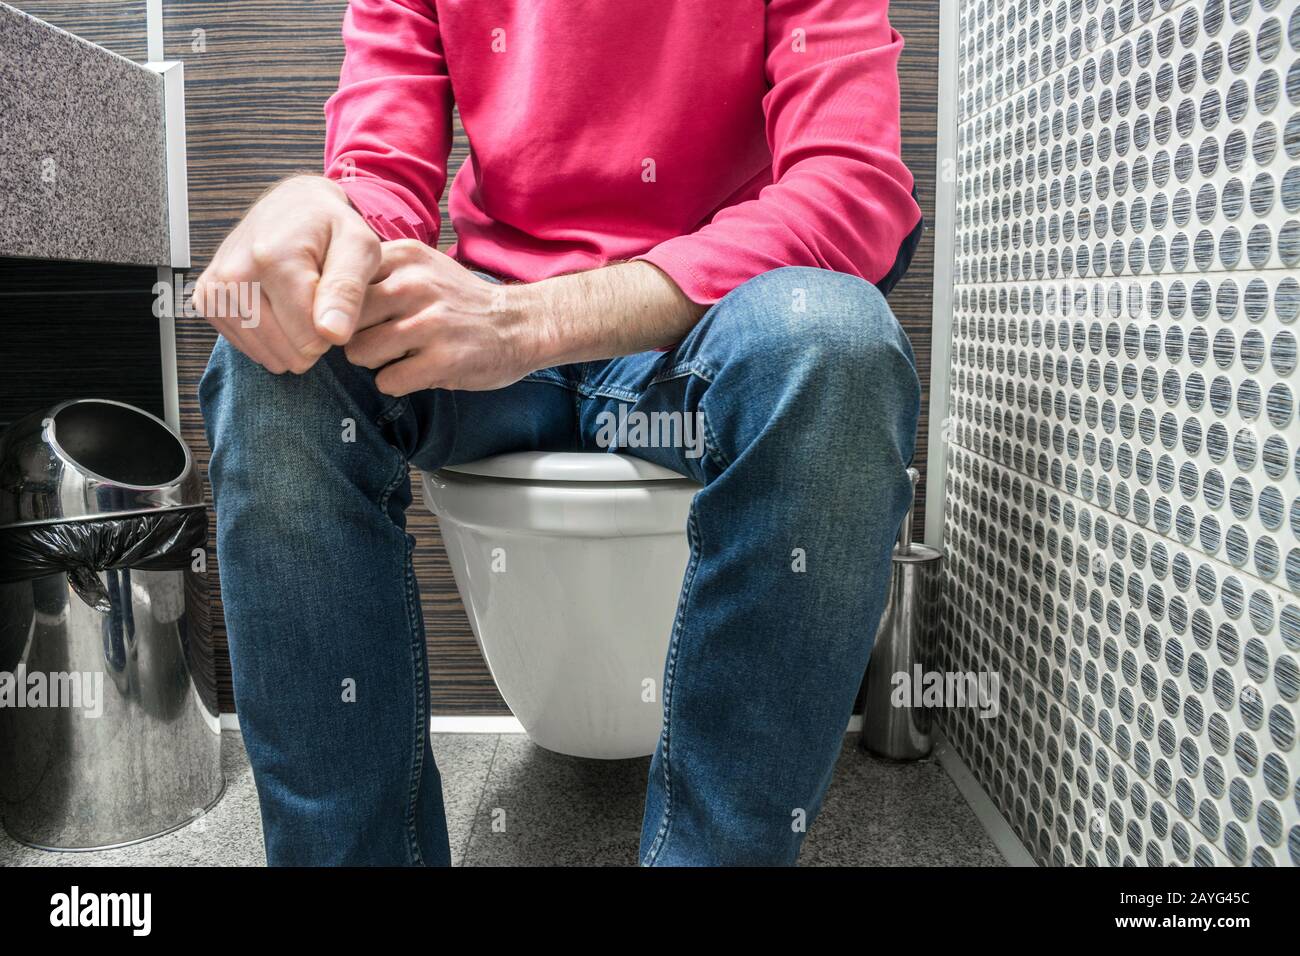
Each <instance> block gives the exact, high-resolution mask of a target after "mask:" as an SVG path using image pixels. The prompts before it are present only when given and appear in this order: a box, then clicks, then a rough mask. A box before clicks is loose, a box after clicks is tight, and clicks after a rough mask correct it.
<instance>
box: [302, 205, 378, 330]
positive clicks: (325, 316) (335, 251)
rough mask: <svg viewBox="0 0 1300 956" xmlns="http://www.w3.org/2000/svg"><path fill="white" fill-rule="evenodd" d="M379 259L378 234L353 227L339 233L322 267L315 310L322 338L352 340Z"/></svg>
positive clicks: (317, 327) (313, 314) (337, 230)
mask: <svg viewBox="0 0 1300 956" xmlns="http://www.w3.org/2000/svg"><path fill="white" fill-rule="evenodd" d="M379 258H380V254H379V239H378V238H377V237H376V236H375V234H374V233H372V232H370V231H369V230H368V229H365V228H364V227H352V226H351V225H348V226H344V227H342V228H339V229H336V231H335V232H334V234H333V235H332V237H331V239H330V244H329V249H328V250H327V251H326V253H325V262H324V264H323V265H322V266H321V274H320V282H319V283H318V284H317V286H316V299H315V304H314V306H313V309H312V319H313V321H314V323H315V326H316V331H317V333H318V334H319V335H320V336H321V337H322V338H324V339H326V340H327V341H329V342H331V343H333V344H334V345H344V344H346V343H347V341H348V339H350V338H351V337H352V333H353V332H354V331H355V330H356V328H357V323H358V321H359V320H360V317H361V308H362V305H363V303H364V302H365V298H366V287H367V286H369V285H370V280H371V278H372V277H373V276H374V274H375V269H376V268H377V267H378V266H379Z"/></svg>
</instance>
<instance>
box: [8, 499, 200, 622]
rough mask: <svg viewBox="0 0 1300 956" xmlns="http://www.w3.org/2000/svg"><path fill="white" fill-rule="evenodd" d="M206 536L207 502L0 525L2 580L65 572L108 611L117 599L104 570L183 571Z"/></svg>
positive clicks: (88, 597) (92, 603) (87, 598)
mask: <svg viewBox="0 0 1300 956" xmlns="http://www.w3.org/2000/svg"><path fill="white" fill-rule="evenodd" d="M207 540H208V512H207V509H206V508H202V507H197V508H185V509H182V510H173V511H144V512H141V513H139V514H133V515H127V516H126V517H120V518H92V519H90V520H84V519H83V520H80V521H60V522H57V523H54V524H37V525H26V526H20V527H12V528H0V584H11V583H13V582H16V581H29V580H31V579H32V578H40V577H45V576H46V575H48V574H60V573H62V574H66V575H67V576H68V581H69V583H71V585H72V587H73V590H75V591H76V592H77V594H78V595H79V596H80V597H81V599H82V600H83V601H85V602H86V603H87V604H88V605H90V606H91V607H92V608H94V609H95V610H96V611H103V612H107V611H109V610H111V609H112V607H113V602H112V600H111V599H110V598H109V595H108V591H107V590H106V589H105V587H104V584H103V582H102V581H100V579H99V572H100V571H109V570H116V569H120V568H142V569H144V570H146V571H180V570H184V569H185V568H188V567H189V566H190V563H191V562H192V561H193V552H194V549H195V548H202V547H205V546H206V544H207Z"/></svg>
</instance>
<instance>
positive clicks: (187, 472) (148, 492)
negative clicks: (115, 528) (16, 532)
mask: <svg viewBox="0 0 1300 956" xmlns="http://www.w3.org/2000/svg"><path fill="white" fill-rule="evenodd" d="M202 503H203V488H202V485H201V483H200V482H199V477H198V471H197V469H195V467H194V462H193V459H192V458H191V456H190V451H189V449H188V448H187V447H186V446H185V443H184V442H183V441H181V440H180V438H178V437H177V436H176V434H175V432H173V431H172V430H171V429H170V428H168V427H167V425H166V423H165V422H163V421H162V420H161V419H159V418H157V417H156V416H154V415H151V414H149V413H148V412H146V411H144V410H143V409H140V408H136V407H134V406H132V405H127V404H124V403H123V402H115V401H110V400H108V399H100V398H88V399H76V400H73V401H67V402H61V403H60V404H58V405H55V406H54V407H52V408H49V409H47V410H44V411H38V412H33V413H32V414H30V415H27V416H25V417H23V418H20V419H19V420H18V421H16V422H14V423H13V424H12V425H10V426H9V428H7V429H6V430H5V431H4V433H3V434H2V435H0V527H4V526H7V525H17V524H30V523H35V522H49V521H65V520H69V519H76V518H100V517H107V516H109V515H122V514H130V513H133V512H139V511H156V510H159V509H165V508H181V507H193V506H195V505H201V504H202Z"/></svg>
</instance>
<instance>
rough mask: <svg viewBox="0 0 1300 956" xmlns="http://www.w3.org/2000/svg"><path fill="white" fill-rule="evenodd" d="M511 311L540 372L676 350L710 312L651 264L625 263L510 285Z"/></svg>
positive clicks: (506, 293)
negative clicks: (661, 349)
mask: <svg viewBox="0 0 1300 956" xmlns="http://www.w3.org/2000/svg"><path fill="white" fill-rule="evenodd" d="M502 294H503V296H504V298H505V307H506V308H508V309H510V310H512V311H514V312H516V313H517V314H518V315H519V316H520V319H521V321H522V323H523V324H524V327H525V328H526V329H527V330H528V331H527V336H528V339H529V342H530V350H529V354H530V355H531V357H532V360H531V362H530V364H532V365H533V366H534V367H535V368H549V367H550V366H553V365H567V364H569V363H571V362H590V361H596V360H598V359H606V358H613V357H615V356H619V355H630V354H632V353H634V352H644V351H647V350H649V349H654V348H659V347H662V346H666V345H672V344H673V343H675V342H678V341H680V340H681V339H682V337H683V336H685V335H686V333H687V332H689V331H690V330H691V329H692V328H693V327H694V326H695V323H696V322H698V321H699V319H700V316H702V315H703V314H704V313H705V311H707V308H708V307H707V306H703V305H700V304H698V303H696V302H692V301H691V300H690V299H688V298H687V297H686V295H685V293H683V292H682V290H681V289H680V288H678V287H677V284H676V283H675V282H673V280H672V279H670V278H668V276H666V275H665V274H664V273H663V272H661V271H659V269H657V268H656V267H655V266H652V265H650V263H648V262H625V263H620V264H618V265H613V266H606V267H605V268H602V269H592V270H591V271H588V272H577V273H573V274H571V275H564V276H556V277H555V278H552V279H543V280H541V281H539V282H529V283H523V284H519V285H511V286H506V287H504V289H503V290H502Z"/></svg>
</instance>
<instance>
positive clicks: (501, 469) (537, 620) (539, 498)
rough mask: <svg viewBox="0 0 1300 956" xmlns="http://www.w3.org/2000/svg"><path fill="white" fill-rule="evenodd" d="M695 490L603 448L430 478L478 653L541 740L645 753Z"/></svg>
mask: <svg viewBox="0 0 1300 956" xmlns="http://www.w3.org/2000/svg"><path fill="white" fill-rule="evenodd" d="M699 489H700V485H698V484H697V483H696V482H694V481H692V480H690V479H688V478H684V477H682V476H681V475H679V474H677V473H675V472H672V471H669V470H668V469H666V468H663V467H660V466H659V465H655V464H652V463H650V462H647V461H642V460H641V459H639V458H632V457H630V456H626V455H619V454H611V453H605V452H591V453H587V452H515V453H511V454H506V455H498V456H495V457H492V458H485V459H483V460H481V461H476V462H471V463H469V464H465V465H456V466H453V467H447V468H443V469H441V470H440V471H437V472H435V473H433V474H426V475H425V476H424V490H425V501H426V502H427V503H428V504H429V507H430V508H431V509H432V511H433V513H434V514H435V515H437V516H438V521H439V524H440V525H441V527H442V537H443V542H444V543H445V545H446V548H447V555H448V557H449V558H450V561H451V567H452V572H453V574H454V575H455V578H456V587H457V588H458V589H459V591H460V596H461V599H462V600H463V601H464V603H465V610H466V612H467V613H468V615H469V620H470V625H471V626H472V627H473V630H474V636H475V637H476V638H477V640H478V645H479V649H480V650H481V651H482V653H483V657H484V658H485V659H486V661H487V664H488V668H489V669H490V670H491V672H492V677H493V679H494V680H495V681H496V685H497V689H498V690H500V692H501V696H502V697H503V698H504V699H505V702H506V704H507V705H509V707H510V709H511V711H512V712H513V713H514V715H515V717H516V718H518V720H519V722H520V723H521V724H523V727H524V729H525V730H526V731H527V732H528V734H529V736H530V737H532V739H533V740H534V741H535V742H536V743H537V744H539V745H540V746H542V747H545V748H546V749H548V750H554V751H557V752H559V753H563V754H571V755H573V756H577V757H594V758H601V759H621V758H627V757H643V756H646V755H647V754H650V753H653V751H654V748H655V746H656V744H657V742H658V738H659V731H660V726H661V723H662V708H663V702H662V687H661V683H662V680H663V668H664V656H665V654H666V653H667V650H668V641H669V637H670V635H671V632H672V626H673V616H674V614H675V611H676V606H677V598H678V594H679V592H680V591H681V585H682V576H683V574H684V573H685V571H686V564H687V560H688V557H689V546H688V544H687V540H686V520H687V513H688V511H689V509H690V504H691V499H692V498H693V497H694V496H695V493H696V492H697V491H699Z"/></svg>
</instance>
